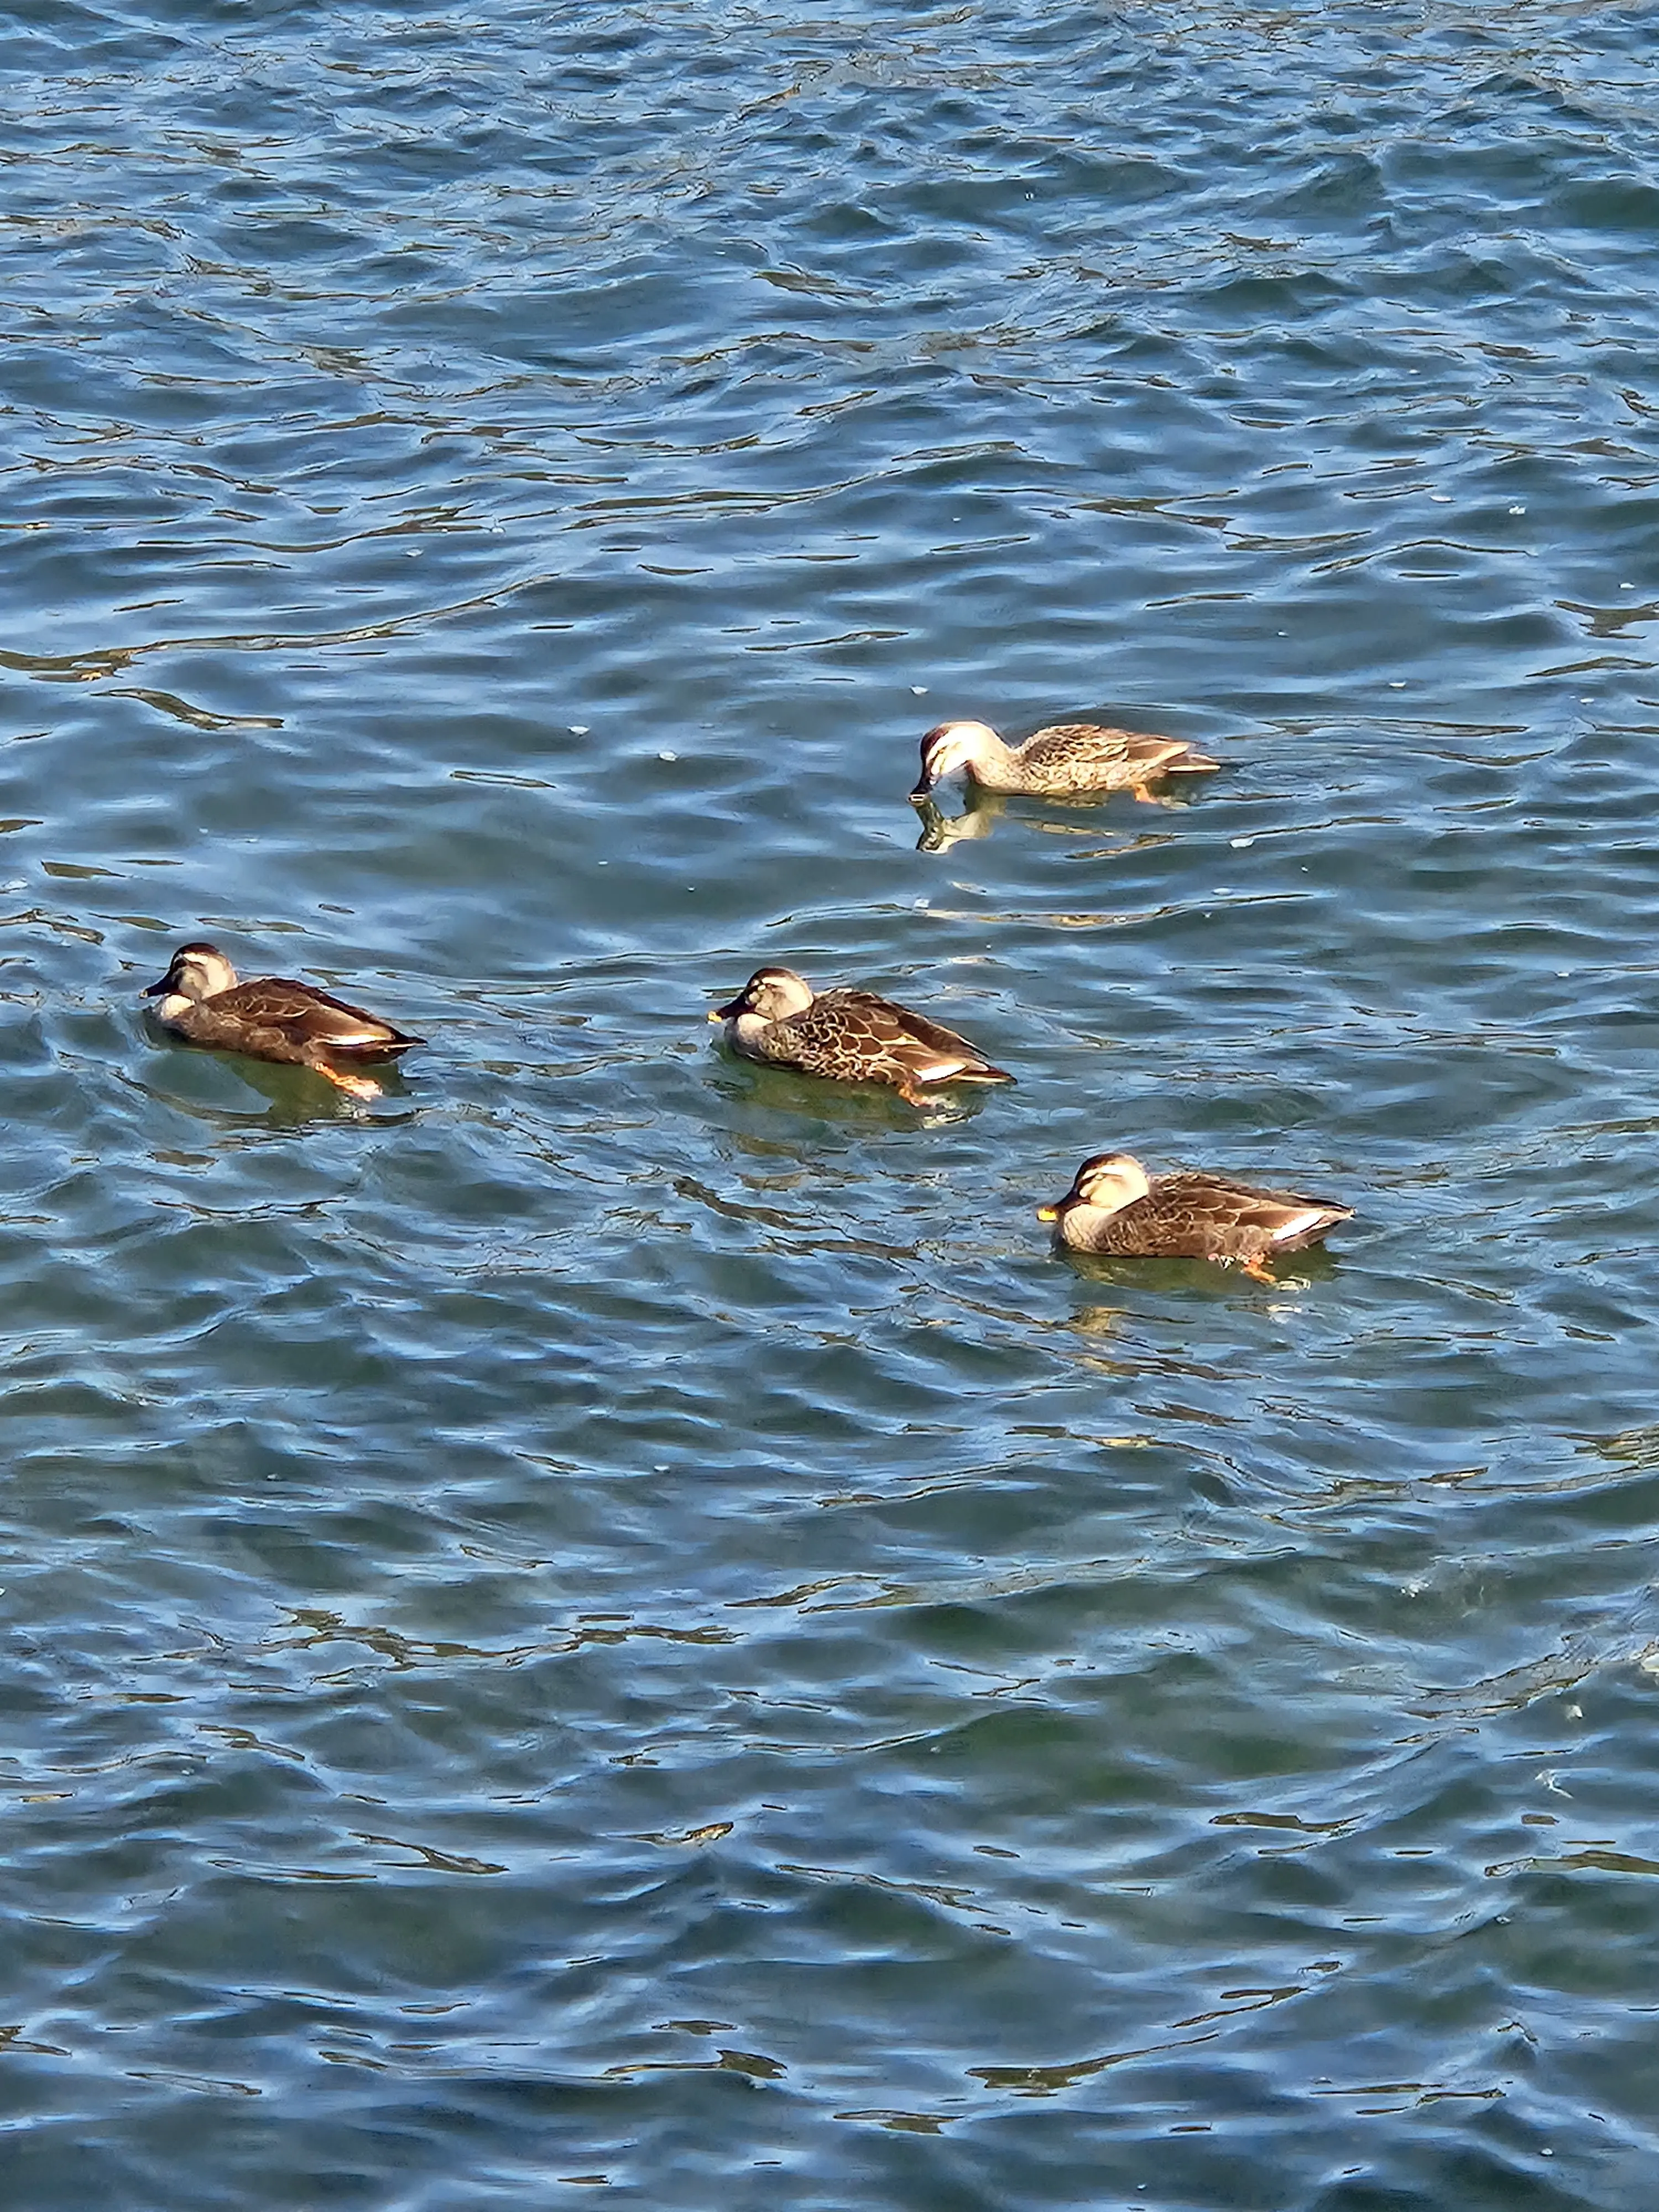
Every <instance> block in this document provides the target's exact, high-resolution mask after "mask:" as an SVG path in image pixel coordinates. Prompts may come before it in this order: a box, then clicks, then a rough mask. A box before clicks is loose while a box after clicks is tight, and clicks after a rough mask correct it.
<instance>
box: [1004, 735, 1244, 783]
mask: <svg viewBox="0 0 1659 2212" xmlns="http://www.w3.org/2000/svg"><path fill="white" fill-rule="evenodd" d="M1190 750H1191V749H1190V747H1189V746H1188V744H1186V742H1185V741H1184V739H1182V738H1160V737H1153V736H1150V735H1146V734H1143V733H1141V732H1137V731H1133V730H1117V729H1111V728H1109V727H1108V726H1107V725H1106V724H1104V723H1103V722H1055V723H1053V724H1051V725H1050V726H1049V727H1048V729H1045V730H1039V731H1037V732H1036V735H1035V736H1033V737H1031V738H1028V739H1027V740H1026V742H1025V744H1024V745H1023V746H1022V747H1021V748H1020V754H1019V764H1020V768H1021V769H1022V771H1023V772H1024V774H1025V775H1029V776H1031V777H1033V778H1040V779H1041V780H1042V781H1044V782H1048V783H1052V784H1053V786H1054V788H1055V789H1057V790H1064V789H1068V788H1069V789H1073V790H1085V789H1092V790H1096V791H1104V790H1109V789H1111V788H1112V787H1124V786H1127V785H1129V784H1134V783H1142V782H1145V781H1147V780H1148V779H1149V778H1151V777H1152V776H1156V775H1159V774H1161V773H1162V772H1163V771H1164V769H1166V768H1167V767H1169V765H1170V763H1172V762H1175V761H1176V760H1179V759H1180V758H1181V757H1182V756H1183V755H1184V754H1187V753H1188V752H1189V751H1190ZM1198 758H1199V756H1194V764H1195V765H1196V763H1197V760H1198ZM1204 764H1205V765H1206V767H1213V766H1214V763H1213V762H1209V761H1206V762H1205V763H1204Z"/></svg>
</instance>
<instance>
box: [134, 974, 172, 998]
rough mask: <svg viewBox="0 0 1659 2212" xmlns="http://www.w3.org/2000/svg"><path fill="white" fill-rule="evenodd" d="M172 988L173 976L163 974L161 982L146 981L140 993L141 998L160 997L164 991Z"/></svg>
mask: <svg viewBox="0 0 1659 2212" xmlns="http://www.w3.org/2000/svg"><path fill="white" fill-rule="evenodd" d="M172 988H173V978H172V976H171V975H163V976H162V978H161V981H160V982H159V983H146V984H145V986H144V987H143V990H142V991H141V992H140V993H139V994H138V995H139V997H140V998H141V999H159V998H160V997H161V995H162V994H163V992H166V991H170V990H171V989H172Z"/></svg>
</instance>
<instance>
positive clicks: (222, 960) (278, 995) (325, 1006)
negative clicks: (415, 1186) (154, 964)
mask: <svg viewBox="0 0 1659 2212" xmlns="http://www.w3.org/2000/svg"><path fill="white" fill-rule="evenodd" d="M144 996H145V997H146V998H148V999H159V1000H161V1004H160V1006H157V1008H156V1009H155V1016H156V1019H157V1020H158V1021H159V1022H160V1023H161V1026H162V1028H163V1029H165V1030H170V1031H171V1032H172V1034H173V1036H177V1037H183V1038H184V1039H185V1042H186V1043H188V1044H200V1045H208V1046H210V1047H212V1048H214V1049H216V1050H217V1051H220V1052H241V1053H246V1054H247V1055H248V1056H249V1058H250V1059H252V1060H280V1061H283V1062H284V1063H286V1064H289V1065H290V1066H296V1067H309V1068H313V1069H314V1070H315V1072H316V1073H318V1074H319V1075H320V1076H322V1077H323V1078H324V1079H325V1081H327V1082H329V1083H331V1084H333V1085H335V1086H336V1087H337V1089H339V1090H341V1091H347V1092H349V1094H350V1096H351V1097H354V1098H377V1097H379V1096H380V1085H379V1084H378V1083H376V1082H374V1081H373V1080H372V1079H370V1078H369V1077H368V1076H365V1075H354V1074H351V1073H349V1072H348V1069H349V1067H350V1066H360V1065H361V1064H362V1062H364V1061H374V1060H395V1059H396V1058H397V1057H398V1054H399V1053H404V1052H407V1051H409V1050H410V1047H411V1046H414V1045H417V1044H424V1043H425V1042H426V1040H425V1038H424V1037H417V1036H407V1035H406V1034H405V1033H404V1030H398V1029H393V1027H392V1024H391V1023H390V1022H383V1021H382V1020H381V1019H380V1017H379V1015H378V1014H370V1013H365V1012H364V1011H363V1009H362V1007H361V1006H348V1005H347V1004H346V1002H345V1000H343V999H335V998H331V997H330V995H329V994H328V993H327V992H326V991H319V989H318V988H317V987H316V985H315V984H314V983H301V982H299V981H295V980H294V979H292V978H290V977H289V976H286V975H258V976H253V977H251V978H250V979H249V981H246V983H239V982H238V981H237V980H236V970H235V969H234V968H233V967H232V966H231V964H230V963H229V961H228V960H227V959H226V957H225V956H224V954H223V953H222V952H221V951H220V950H219V948H218V946H217V945H209V944H207V943H205V942H198V943H196V944H193V945H180V946H179V950H178V951H176V952H175V953H174V954H173V959H172V961H171V963H170V964H169V966H168V968H167V974H166V975H163V976H162V978H161V981H160V982H159V983H151V984H149V985H148V986H147V987H146V988H145V991H144ZM336 1060H344V1061H346V1062H347V1063H348V1066H347V1067H346V1068H342V1067H337V1066H335V1064H334V1063H335V1061H336Z"/></svg>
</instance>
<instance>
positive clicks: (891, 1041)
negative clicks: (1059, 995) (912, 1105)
mask: <svg viewBox="0 0 1659 2212" xmlns="http://www.w3.org/2000/svg"><path fill="white" fill-rule="evenodd" d="M766 1044H767V1050H768V1053H769V1056H771V1057H774V1058H777V1059H781V1060H782V1059H787V1060H789V1061H791V1062H792V1063H793V1065H794V1066H797V1067H802V1068H805V1070H806V1071H807V1072H808V1073H811V1074H814V1075H828V1076H833V1077H834V1078H836V1079H837V1080H838V1081H840V1082H842V1083H890V1084H893V1085H896V1088H898V1089H899V1090H901V1091H905V1090H908V1089H909V1088H910V1086H911V1085H915V1084H926V1083H939V1082H945V1081H950V1080H955V1079H970V1080H974V1081H977V1082H1012V1080H1013V1078H1012V1076H1006V1075H1005V1074H1004V1073H1003V1072H1002V1071H1001V1069H1000V1068H993V1067H992V1066H991V1065H990V1063H989V1061H988V1060H986V1059H985V1058H984V1057H983V1056H982V1054H980V1053H979V1052H977V1051H976V1050H975V1048H974V1047H973V1046H972V1045H971V1044H969V1042H968V1040H967V1039H966V1038H965V1037H961V1036H957V1033H956V1031H955V1030H947V1029H945V1028H942V1027H941V1026H940V1025H939V1023H937V1022H930V1021H927V1020H926V1019H925V1018H923V1017H922V1016H921V1015H919V1014H913V1013H911V1012H909V1011H908V1009H907V1008H905V1007H903V1006H894V1005H893V1004H892V1003H891V1001H890V1000H886V999H882V998H878V997H877V996H876V994H875V993H874V992H872V991H852V990H836V991H825V992H823V993H822V994H820V995H819V996H818V997H817V998H816V999H814V1000H813V1001H812V1003H811V1006H808V1007H807V1008H806V1009H805V1011H804V1012H801V1013H799V1014H792V1015H791V1016H790V1017H789V1018H788V1019H787V1021H782V1022H778V1023H775V1024H774V1026H773V1028H772V1029H771V1030H769V1032H768V1036H767V1040H766Z"/></svg>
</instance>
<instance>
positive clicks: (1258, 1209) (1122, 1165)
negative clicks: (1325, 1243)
mask: <svg viewBox="0 0 1659 2212" xmlns="http://www.w3.org/2000/svg"><path fill="white" fill-rule="evenodd" d="M1352 1218H1353V1208H1352V1206H1337V1205H1334V1204H1333V1202H1332V1201H1331V1200H1328V1199H1323V1198H1304V1197H1303V1196H1301V1194H1299V1193H1297V1192H1296V1191H1291V1190H1262V1189H1260V1188H1257V1187H1256V1186H1255V1184H1252V1183H1247V1182H1232V1181H1231V1180H1230V1179H1229V1178H1228V1177H1227V1176H1218V1175H1211V1174H1209V1173H1207V1172H1206V1170H1203V1169H1201V1168H1187V1169H1182V1170H1179V1171H1178V1172H1176V1174H1174V1175H1163V1176H1150V1175H1148V1174H1147V1172H1146V1169H1145V1168H1144V1167H1142V1165H1141V1164H1140V1162H1139V1160H1138V1159H1135V1158H1133V1157H1132V1156H1131V1155H1130V1154H1129V1153H1127V1152H1097V1153H1096V1154H1095V1155H1094V1157H1093V1158H1091V1159H1086V1160H1085V1161H1084V1163H1083V1164H1082V1166H1081V1167H1080V1168H1079V1170H1078V1171H1077V1173H1076V1175H1075V1176H1073V1179H1072V1188H1070V1190H1068V1191H1067V1192H1066V1195H1065V1197H1064V1198H1061V1199H1057V1200H1055V1201H1054V1204H1053V1205H1052V1206H1039V1207H1038V1208H1037V1219H1038V1220H1039V1221H1052V1222H1053V1223H1054V1227H1055V1234H1056V1236H1057V1237H1058V1238H1059V1240H1060V1243H1063V1244H1066V1245H1069V1246H1070V1248H1071V1249H1072V1250H1073V1251H1074V1252H1101V1253H1115V1254H1117V1255H1119V1256H1121V1257H1123V1258H1133V1259H1142V1260H1154V1259H1158V1260H1215V1261H1220V1262H1221V1263H1222V1264H1223V1265H1229V1264H1232V1265H1237V1266H1240V1267H1243V1269H1244V1272H1245V1273H1247V1274H1249V1275H1253V1276H1254V1277H1255V1279H1256V1280H1257V1281H1258V1282H1262V1283H1270V1282H1272V1281H1273V1277H1272V1275H1270V1274H1269V1273H1267V1265H1266V1263H1267V1261H1269V1260H1271V1259H1274V1258H1277V1257H1278V1255H1279V1254H1280V1253H1283V1252H1297V1251H1300V1250H1301V1249H1303V1247H1304V1245H1309V1244H1317V1243H1321V1242H1322V1240H1323V1238H1324V1237H1325V1236H1326V1235H1327V1234H1328V1231H1331V1230H1333V1229H1334V1228H1335V1227H1336V1226H1337V1225H1338V1224H1339V1222H1343V1221H1349V1220H1352Z"/></svg>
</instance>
